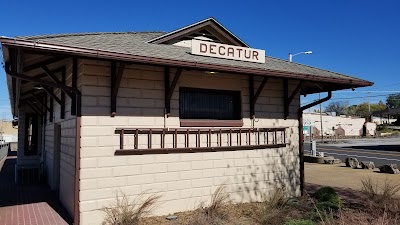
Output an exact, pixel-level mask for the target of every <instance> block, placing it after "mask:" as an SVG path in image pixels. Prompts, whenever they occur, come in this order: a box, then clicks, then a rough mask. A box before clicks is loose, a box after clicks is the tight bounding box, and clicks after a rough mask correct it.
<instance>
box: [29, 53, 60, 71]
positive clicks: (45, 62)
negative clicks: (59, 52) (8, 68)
mask: <svg viewBox="0 0 400 225" xmlns="http://www.w3.org/2000/svg"><path fill="white" fill-rule="evenodd" d="M64 59H66V57H64V56H60V57H54V58H50V59H47V60H44V61H43V62H39V63H35V64H32V65H27V66H25V67H24V70H23V71H24V72H29V71H31V70H34V69H37V68H40V67H42V66H47V65H49V64H52V63H56V62H59V61H61V60H64Z"/></svg>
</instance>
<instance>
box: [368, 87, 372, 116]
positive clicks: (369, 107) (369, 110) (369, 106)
mask: <svg viewBox="0 0 400 225" xmlns="http://www.w3.org/2000/svg"><path fill="white" fill-rule="evenodd" d="M370 93H371V92H368V112H369V113H371V103H370V101H369V100H370Z"/></svg>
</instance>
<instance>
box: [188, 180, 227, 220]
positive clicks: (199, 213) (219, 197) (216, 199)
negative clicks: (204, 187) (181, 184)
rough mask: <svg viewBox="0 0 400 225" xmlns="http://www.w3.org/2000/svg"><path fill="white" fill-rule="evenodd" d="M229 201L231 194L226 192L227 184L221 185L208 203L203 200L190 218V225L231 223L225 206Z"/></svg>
mask: <svg viewBox="0 0 400 225" xmlns="http://www.w3.org/2000/svg"><path fill="white" fill-rule="evenodd" d="M228 203H229V195H228V194H227V193H226V192H225V185H221V186H219V187H218V188H217V189H216V190H215V192H214V193H213V195H212V196H211V201H210V203H209V204H208V205H206V203H204V202H202V203H201V204H200V205H199V209H198V210H196V212H195V214H194V215H193V217H192V218H191V219H190V220H189V222H188V224H190V225H217V224H218V225H220V224H230V223H229V222H228V218H227V212H225V211H224V206H226V205H227V204H228Z"/></svg>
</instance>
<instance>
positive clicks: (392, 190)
mask: <svg viewBox="0 0 400 225" xmlns="http://www.w3.org/2000/svg"><path fill="white" fill-rule="evenodd" d="M362 185H363V188H362V191H363V193H364V194H365V195H366V196H367V199H366V200H365V202H366V203H367V204H366V206H368V207H369V210H368V212H369V213H376V212H378V213H379V214H382V213H387V214H388V215H389V217H399V215H400V199H399V198H398V197H397V196H398V194H399V193H400V183H398V182H393V181H390V180H388V179H385V181H384V182H383V183H382V184H379V183H378V181H372V179H371V178H369V177H367V178H364V179H363V180H362Z"/></svg>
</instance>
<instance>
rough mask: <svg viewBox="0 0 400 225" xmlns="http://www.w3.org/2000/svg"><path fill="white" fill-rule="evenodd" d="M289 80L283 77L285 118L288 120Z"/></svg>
mask: <svg viewBox="0 0 400 225" xmlns="http://www.w3.org/2000/svg"><path fill="white" fill-rule="evenodd" d="M288 92H289V82H288V79H283V118H284V119H285V120H286V119H287V118H288V116H289V104H290V103H289V98H288V95H289V93H288Z"/></svg>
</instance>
